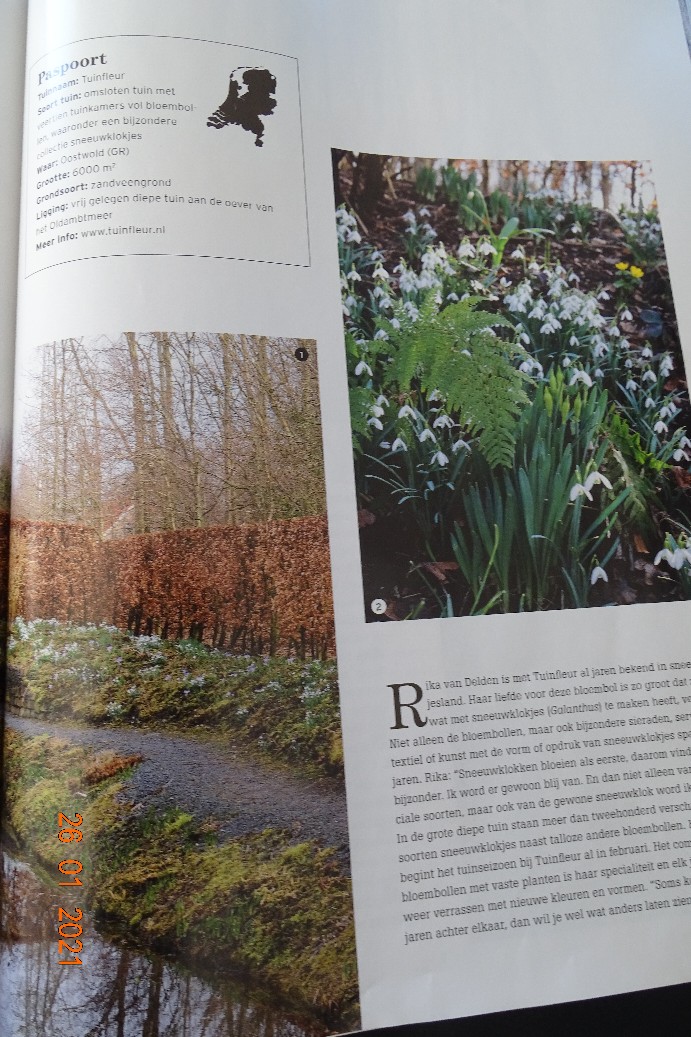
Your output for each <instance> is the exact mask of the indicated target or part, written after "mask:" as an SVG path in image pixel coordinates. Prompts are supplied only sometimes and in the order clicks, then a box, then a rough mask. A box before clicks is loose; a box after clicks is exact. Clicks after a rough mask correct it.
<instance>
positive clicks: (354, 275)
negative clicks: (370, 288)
mask: <svg viewBox="0 0 691 1037" xmlns="http://www.w3.org/2000/svg"><path fill="white" fill-rule="evenodd" d="M346 277H347V278H348V280H349V281H361V280H362V278H361V277H360V275H359V273H358V272H357V270H356V269H355V267H353V269H352V270H351V271H350V273H349V274H346Z"/></svg>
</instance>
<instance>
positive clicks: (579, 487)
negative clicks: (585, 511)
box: [569, 482, 593, 501]
mask: <svg viewBox="0 0 691 1037" xmlns="http://www.w3.org/2000/svg"><path fill="white" fill-rule="evenodd" d="M577 497H587V498H588V500H592V499H593V495H592V493H590V491H589V490H586V488H585V486H584V485H583V483H580V482H577V483H576V484H575V485H574V486H572V487H571V493H570V494H569V500H570V501H574V500H576V498H577Z"/></svg>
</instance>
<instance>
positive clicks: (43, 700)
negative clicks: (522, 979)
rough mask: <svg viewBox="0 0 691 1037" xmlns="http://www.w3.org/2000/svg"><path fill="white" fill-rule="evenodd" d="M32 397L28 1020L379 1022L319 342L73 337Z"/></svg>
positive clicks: (6, 937) (22, 588)
mask: <svg viewBox="0 0 691 1037" xmlns="http://www.w3.org/2000/svg"><path fill="white" fill-rule="evenodd" d="M27 384H28V383H27ZM25 396H26V400H25V403H24V405H23V409H22V414H21V418H20V421H19V425H18V435H17V439H16V441H15V460H14V473H13V474H14V486H13V504H12V523H11V546H10V554H11V567H10V587H9V617H8V622H9V624H10V637H9V643H8V715H7V720H6V732H5V760H4V779H5V800H4V817H3V831H4V833H5V839H4V845H3V854H4V866H3V873H2V874H3V881H2V890H1V897H0V918H1V920H2V925H1V927H0V932H1V936H2V938H1V941H0V977H1V978H0V995H1V993H2V990H4V991H5V996H4V999H3V1003H4V1004H5V1005H6V1006H7V1018H11V1019H12V1025H13V1026H14V1030H13V1031H12V1033H13V1034H17V1035H19V1034H25V1035H26V1037H53V1035H56V1037H57V1035H58V1034H60V1035H63V1034H66V1033H77V1032H79V1033H86V1032H87V1030H88V1033H89V1034H91V1035H93V1037H110V1035H113V1037H115V1035H120V1034H125V1033H135V1032H137V1033H145V1034H147V1035H149V1037H163V1035H166V1037H226V1035H228V1037H229V1035H236V1034H243V1035H247V1037H254V1035H256V1037H260V1035H261V1037H283V1035H285V1037H288V1035H290V1037H300V1035H305V1037H321V1035H323V1034H326V1033H333V1032H340V1031H343V1030H348V1029H353V1028H356V1027H357V1026H358V1022H359V1015H358V1003H357V1002H358V991H357V971H356V962H355V949H354V931H353V917H352V900H351V886H350V865H349V851H348V835H347V822H346V806H345V790H344V782H343V749H342V742H341V728H340V713H339V701H338V681H337V671H336V660H335V646H334V623H333V603H332V594H331V582H330V564H329V545H328V534H327V524H326V507H325V491H324V474H323V460H322V438H321V424H320V414H319V393H318V381H317V348H316V343H315V342H313V341H302V340H300V341H298V340H293V339H282V338H266V337H258V336H251V335H234V334H211V333H208V334H207V333H200V332H194V333H173V332H151V333H134V332H127V333H123V334H121V335H119V336H115V337H111V338H109V337H106V336H102V337H98V338H95V339H77V338H75V339H63V340H60V341H54V342H49V343H47V344H46V345H44V346H43V347H42V348H41V349H40V350H39V351H38V352H37V356H36V361H35V364H34V368H33V373H32V378H31V384H30V386H29V390H28V391H27V392H26V393H25ZM27 401H28V402H27ZM10 992H11V996H10ZM38 992H40V996H39V994H38ZM25 993H26V995H27V996H26V997H25V996H24V994H25Z"/></svg>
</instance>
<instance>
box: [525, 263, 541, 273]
mask: <svg viewBox="0 0 691 1037" xmlns="http://www.w3.org/2000/svg"><path fill="white" fill-rule="evenodd" d="M528 270H530V272H531V274H539V273H540V264H539V263H536V262H535V260H533V261H532V263H529V264H528Z"/></svg>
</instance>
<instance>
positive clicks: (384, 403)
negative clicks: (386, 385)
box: [374, 396, 389, 407]
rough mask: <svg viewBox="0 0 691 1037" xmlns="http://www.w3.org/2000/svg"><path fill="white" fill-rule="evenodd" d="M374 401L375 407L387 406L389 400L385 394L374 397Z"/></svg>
mask: <svg viewBox="0 0 691 1037" xmlns="http://www.w3.org/2000/svg"><path fill="white" fill-rule="evenodd" d="M374 402H375V403H376V405H377V407H388V406H389V401H388V400H387V398H386V396H377V398H376V400H375V401H374Z"/></svg>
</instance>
